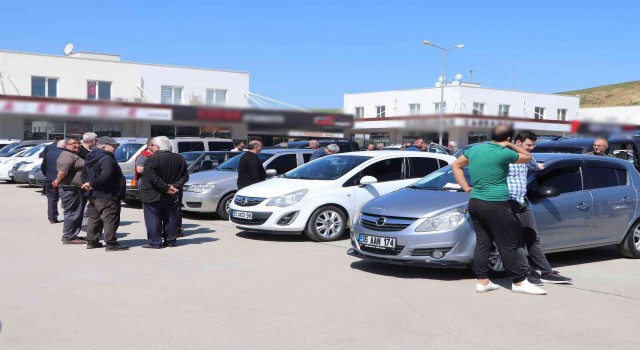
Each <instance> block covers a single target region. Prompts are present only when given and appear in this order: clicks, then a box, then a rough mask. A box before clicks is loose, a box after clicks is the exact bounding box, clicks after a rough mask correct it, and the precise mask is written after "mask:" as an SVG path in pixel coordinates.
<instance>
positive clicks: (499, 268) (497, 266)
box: [469, 243, 507, 278]
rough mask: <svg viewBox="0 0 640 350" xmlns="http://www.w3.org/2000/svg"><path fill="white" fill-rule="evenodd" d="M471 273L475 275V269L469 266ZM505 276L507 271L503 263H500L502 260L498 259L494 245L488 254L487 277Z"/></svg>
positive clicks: (471, 265) (498, 254)
mask: <svg viewBox="0 0 640 350" xmlns="http://www.w3.org/2000/svg"><path fill="white" fill-rule="evenodd" d="M469 267H470V268H471V271H472V272H473V273H474V274H475V273H476V267H475V265H474V264H473V261H472V262H471V264H469ZM506 275H507V271H506V270H505V268H504V262H502V258H501V257H500V253H499V252H498V247H496V245H495V243H494V244H493V249H491V251H490V252H489V277H495V278H501V277H504V276H506Z"/></svg>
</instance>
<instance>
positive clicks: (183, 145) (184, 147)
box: [178, 141, 204, 153]
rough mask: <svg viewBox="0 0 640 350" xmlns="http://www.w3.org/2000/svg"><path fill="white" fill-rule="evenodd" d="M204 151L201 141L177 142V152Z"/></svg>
mask: <svg viewBox="0 0 640 350" xmlns="http://www.w3.org/2000/svg"><path fill="white" fill-rule="evenodd" d="M195 151H200V152H202V151H204V142H202V141H191V142H189V141H180V142H178V153H182V152H195Z"/></svg>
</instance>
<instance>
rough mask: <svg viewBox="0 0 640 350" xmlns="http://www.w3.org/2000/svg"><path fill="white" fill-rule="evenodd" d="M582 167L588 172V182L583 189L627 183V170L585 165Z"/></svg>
mask: <svg viewBox="0 0 640 350" xmlns="http://www.w3.org/2000/svg"><path fill="white" fill-rule="evenodd" d="M583 169H585V171H586V172H587V173H588V174H589V179H590V183H588V184H586V186H585V189H597V188H606V187H616V186H624V185H626V184H627V172H626V171H625V170H622V169H615V168H607V167H596V166H586V167H584V168H583Z"/></svg>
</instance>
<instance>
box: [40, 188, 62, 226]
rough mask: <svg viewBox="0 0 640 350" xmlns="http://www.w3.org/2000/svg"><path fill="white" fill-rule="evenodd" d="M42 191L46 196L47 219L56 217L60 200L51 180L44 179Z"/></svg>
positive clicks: (51, 219) (50, 219)
mask: <svg viewBox="0 0 640 350" xmlns="http://www.w3.org/2000/svg"><path fill="white" fill-rule="evenodd" d="M44 193H45V195H46V196H47V217H48V218H49V221H53V220H57V219H58V214H59V213H58V201H59V200H60V195H59V194H58V191H56V190H54V189H53V185H52V184H51V181H45V183H44Z"/></svg>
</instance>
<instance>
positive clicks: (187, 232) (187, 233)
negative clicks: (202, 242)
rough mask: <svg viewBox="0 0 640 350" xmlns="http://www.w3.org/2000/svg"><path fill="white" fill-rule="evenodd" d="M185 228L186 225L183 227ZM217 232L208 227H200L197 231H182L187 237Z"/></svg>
mask: <svg viewBox="0 0 640 350" xmlns="http://www.w3.org/2000/svg"><path fill="white" fill-rule="evenodd" d="M183 227H184V225H183ZM214 232H216V230H212V229H210V228H208V227H200V228H197V229H195V230H184V231H182V233H184V234H185V236H191V235H200V234H205V233H214Z"/></svg>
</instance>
